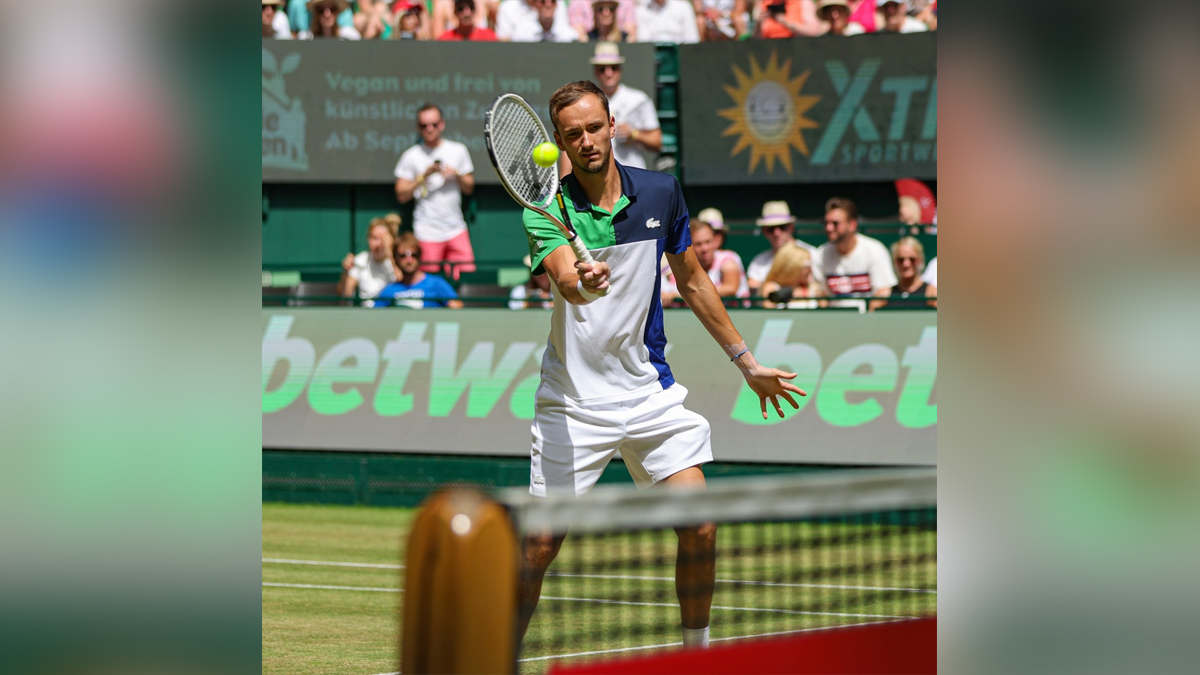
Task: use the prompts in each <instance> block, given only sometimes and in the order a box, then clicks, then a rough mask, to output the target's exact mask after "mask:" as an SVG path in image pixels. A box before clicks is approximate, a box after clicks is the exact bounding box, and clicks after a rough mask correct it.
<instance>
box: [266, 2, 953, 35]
mask: <svg viewBox="0 0 1200 675" xmlns="http://www.w3.org/2000/svg"><path fill="white" fill-rule="evenodd" d="M262 21H263V23H262V34H263V37H264V38H275V39H285V40H286V39H300V40H311V39H314V38H337V39H341V40H476V41H496V40H499V41H505V42H509V41H511V42H602V41H603V42H673V43H678V44H690V43H696V42H711V41H720V40H738V39H746V38H758V39H777V38H791V37H816V36H821V35H835V36H847V35H861V34H864V33H876V32H893V33H916V32H924V31H931V30H937V0H569V2H568V0H263V2H262Z"/></svg>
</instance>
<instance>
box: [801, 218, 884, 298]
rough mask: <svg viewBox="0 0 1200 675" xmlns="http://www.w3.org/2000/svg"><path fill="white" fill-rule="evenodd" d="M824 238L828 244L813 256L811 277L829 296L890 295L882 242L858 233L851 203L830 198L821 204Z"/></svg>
mask: <svg viewBox="0 0 1200 675" xmlns="http://www.w3.org/2000/svg"><path fill="white" fill-rule="evenodd" d="M825 234H826V236H827V237H828V238H829V241H828V242H826V243H824V244H821V247H820V248H818V249H817V254H816V255H815V256H813V274H815V275H816V277H817V280H818V281H820V282H821V284H822V285H823V286H824V287H825V290H826V291H828V292H829V295H831V296H834V297H838V296H843V297H865V296H875V297H879V298H886V297H888V296H889V295H891V292H892V286H895V285H896V273H895V272H894V271H893V269H892V260H891V256H890V255H889V254H888V250H887V247H886V246H884V245H883V242H881V241H879V240H878V239H873V238H871V237H868V236H866V235H865V234H859V233H858V207H857V206H855V204H854V202H853V201H851V200H849V199H847V198H845V197H834V198H832V199H830V200H829V201H828V202H826V203H825ZM837 306H845V305H837Z"/></svg>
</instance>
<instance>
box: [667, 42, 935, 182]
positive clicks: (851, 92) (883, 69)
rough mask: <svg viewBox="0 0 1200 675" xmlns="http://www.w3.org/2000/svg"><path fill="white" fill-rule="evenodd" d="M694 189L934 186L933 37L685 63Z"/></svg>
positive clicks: (726, 45)
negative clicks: (903, 181)
mask: <svg viewBox="0 0 1200 675" xmlns="http://www.w3.org/2000/svg"><path fill="white" fill-rule="evenodd" d="M679 60H680V63H679V70H680V78H679V86H680V105H679V108H680V115H681V120H680V124H681V128H682V158H683V177H684V181H685V182H686V183H688V184H692V185H696V184H703V185H716V184H737V183H810V182H854V181H877V180H894V179H896V178H905V177H913V178H925V179H932V178H936V177H937V37H936V34H934V33H922V34H911V35H859V36H854V37H849V38H836V37H827V38H816V39H796V40H757V41H748V42H717V43H705V44H701V45H688V46H683V47H681V48H680V53H679Z"/></svg>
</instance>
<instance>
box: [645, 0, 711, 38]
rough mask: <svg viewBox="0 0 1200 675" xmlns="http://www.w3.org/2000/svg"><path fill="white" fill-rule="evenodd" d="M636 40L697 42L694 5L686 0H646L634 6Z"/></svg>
mask: <svg viewBox="0 0 1200 675" xmlns="http://www.w3.org/2000/svg"><path fill="white" fill-rule="evenodd" d="M637 41H638V42H674V43H675V44H695V43H697V42H699V41H700V29H699V27H698V26H697V24H696V8H695V7H693V6H692V3H691V2H690V0H646V2H644V3H643V4H640V5H638V7H637Z"/></svg>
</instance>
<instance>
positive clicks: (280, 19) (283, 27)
mask: <svg viewBox="0 0 1200 675" xmlns="http://www.w3.org/2000/svg"><path fill="white" fill-rule="evenodd" d="M262 36H263V37H264V38H270V39H275V40H291V39H292V24H291V22H290V21H288V17H287V12H284V11H283V0H263V3H262Z"/></svg>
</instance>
